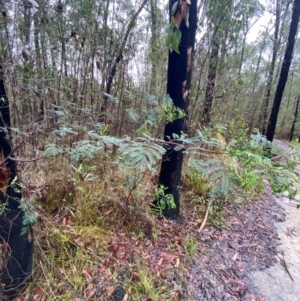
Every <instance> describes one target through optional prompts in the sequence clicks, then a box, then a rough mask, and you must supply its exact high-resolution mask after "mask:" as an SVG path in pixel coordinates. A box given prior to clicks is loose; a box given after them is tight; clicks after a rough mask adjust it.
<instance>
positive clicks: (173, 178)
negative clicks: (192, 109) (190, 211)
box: [154, 0, 197, 219]
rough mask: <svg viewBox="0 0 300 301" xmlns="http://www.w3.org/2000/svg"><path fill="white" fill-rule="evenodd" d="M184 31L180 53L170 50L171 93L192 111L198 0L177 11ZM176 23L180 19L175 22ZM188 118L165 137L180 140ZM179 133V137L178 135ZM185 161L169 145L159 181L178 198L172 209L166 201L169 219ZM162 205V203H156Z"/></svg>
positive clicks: (167, 128) (176, 211)
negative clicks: (191, 95)
mask: <svg viewBox="0 0 300 301" xmlns="http://www.w3.org/2000/svg"><path fill="white" fill-rule="evenodd" d="M175 2H176V0H171V1H170V2H169V9H170V16H171V17H172V7H173V4H174V3H175ZM173 16H174V18H175V20H179V21H180V23H179V24H177V26H178V27H179V30H180V31H181V41H180V45H179V53H177V52H175V51H172V52H169V62H168V83H167V93H168V94H169V95H170V97H171V99H172V100H173V103H174V105H175V106H176V107H178V108H180V109H182V110H183V111H184V112H185V113H186V114H187V111H188V104H189V99H188V94H189V89H190V86H191V78H192V59H193V50H194V43H195V35H196V28H197V1H196V0H193V1H191V4H188V2H187V1H184V0H179V1H178V5H177V10H176V12H175V13H174V14H173ZM186 16H189V27H187V25H186V21H185V17H186ZM175 22H176V21H175ZM186 119H187V117H185V118H180V119H176V120H174V121H173V122H169V123H168V124H166V126H165V132H164V139H165V141H167V142H170V141H172V142H176V141H177V139H176V138H177V137H179V136H180V135H181V134H182V132H186ZM174 136H175V137H174ZM182 161H183V150H175V149H174V145H173V146H172V145H168V146H167V150H166V153H165V155H164V156H163V160H162V164H161V170H160V176H159V184H160V185H163V186H164V187H166V191H165V193H166V194H170V195H172V196H173V198H174V202H175V205H176V208H171V207H170V206H169V205H168V204H166V208H165V209H164V210H163V215H164V216H165V217H166V218H169V219H177V218H178V217H179V213H180V194H179V185H180V182H181V169H182ZM154 205H155V206H158V205H159V203H157V202H156V203H155V204H154Z"/></svg>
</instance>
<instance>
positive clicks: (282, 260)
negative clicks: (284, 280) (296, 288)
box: [278, 252, 294, 281]
mask: <svg viewBox="0 0 300 301" xmlns="http://www.w3.org/2000/svg"><path fill="white" fill-rule="evenodd" d="M281 254H282V258H280V257H279V256H278V258H279V261H280V264H281V265H282V266H283V267H284V269H285V271H286V272H287V273H288V275H289V276H290V278H291V279H292V281H294V279H293V277H292V275H291V273H290V271H289V269H288V267H287V264H286V261H285V259H284V253H283V252H281Z"/></svg>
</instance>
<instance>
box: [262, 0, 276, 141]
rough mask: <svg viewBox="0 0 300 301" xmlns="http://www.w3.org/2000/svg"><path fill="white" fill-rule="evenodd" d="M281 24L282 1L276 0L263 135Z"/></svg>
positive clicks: (264, 107)
mask: <svg viewBox="0 0 300 301" xmlns="http://www.w3.org/2000/svg"><path fill="white" fill-rule="evenodd" d="M279 26H280V3H279V0H277V1H276V20H275V33H274V44H273V52H272V60H271V65H270V71H269V75H268V79H267V89H266V94H265V98H264V100H263V103H262V109H261V114H260V115H261V116H260V120H261V129H260V130H261V133H262V134H263V135H265V134H266V128H267V124H266V122H267V120H268V114H269V102H270V96H271V90H272V84H273V74H274V69H275V64H276V60H277V53H278V49H279Z"/></svg>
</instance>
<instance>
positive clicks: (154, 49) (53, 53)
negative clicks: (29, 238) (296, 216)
mask: <svg viewBox="0 0 300 301" xmlns="http://www.w3.org/2000/svg"><path fill="white" fill-rule="evenodd" d="M297 1H298V0H295V1H291V0H276V1H271V0H270V1H268V0H266V1H258V0H239V1H236V0H226V1H218V0H198V1H196V0H186V1H181V0H180V1H173V0H172V1H170V2H169V1H167V2H166V1H160V0H138V1H135V0H124V1H119V0H118V1H114V0H111V1H109V0H107V1H106V0H104V1H93V0H53V1H52V0H23V1H0V8H1V15H0V58H1V61H0V64H1V67H2V71H3V75H1V78H2V81H4V84H5V88H6V93H7V98H8V99H9V103H10V105H9V108H10V116H11V120H10V125H9V128H10V129H9V131H10V133H11V137H12V146H13V147H12V149H11V151H10V153H9V155H5V154H3V156H4V158H3V160H4V161H3V162H5V160H8V159H9V160H13V162H17V165H18V181H19V182H20V184H19V185H20V186H21V190H22V194H23V202H22V203H21V207H20V208H21V210H22V212H25V214H24V218H23V226H24V227H25V228H24V229H25V230H26V229H27V230H30V229H31V226H32V225H33V224H34V223H36V226H35V250H36V251H35V259H34V260H35V265H34V270H33V277H34V279H36V280H34V282H33V285H32V287H31V292H25V293H24V296H28V294H31V296H33V297H32V298H33V300H50V299H49V296H52V297H51V298H53V300H87V299H90V300H107V299H105V298H106V297H107V296H113V298H114V299H115V300H122V299H123V300H127V299H126V298H131V299H130V300H189V299H187V297H186V296H187V295H189V293H188V292H180V293H179V289H174V283H173V282H172V280H170V278H169V274H168V273H169V272H170V271H169V270H168V269H169V266H167V267H166V271H167V272H166V274H165V275H164V276H162V279H163V280H161V279H160V280H157V279H156V278H155V277H156V276H157V275H158V274H159V273H160V272H159V271H158V269H157V268H155V267H154V266H151V264H150V266H151V268H153V269H152V270H151V268H149V269H148V266H147V265H149V262H148V263H146V264H145V262H144V261H143V260H144V259H145V258H148V255H146V253H147V252H150V253H151V252H152V251H153V249H151V250H149V248H150V247H149V246H150V243H149V239H150V238H151V239H154V241H155V242H154V243H153V244H154V245H156V247H157V248H161V246H162V244H163V242H165V241H164V240H165V239H166V238H168V237H172V239H173V240H172V241H171V242H167V244H170V245H172V247H170V248H171V249H172V248H175V249H176V248H177V251H178V252H177V253H181V252H182V254H188V255H189V256H192V255H193V254H194V253H196V252H197V250H198V249H199V246H198V243H197V241H196V239H195V238H194V236H193V235H194V234H193V231H192V230H191V231H190V232H189V231H188V229H186V230H187V232H186V233H184V234H183V233H181V234H178V235H179V236H180V238H178V236H176V235H177V234H175V233H177V232H176V231H177V230H178V229H175V230H174V229H173V228H172V230H170V227H171V226H170V224H168V225H167V224H165V223H167V222H165V221H164V220H163V219H162V220H161V219H155V218H154V217H153V215H152V213H153V210H152V209H153V208H152V205H153V202H154V204H155V203H156V205H157V202H159V204H160V205H159V206H158V207H159V208H156V210H158V211H159V212H157V211H156V214H157V213H158V214H159V215H161V216H164V217H168V214H166V213H165V209H174V208H177V212H176V218H177V217H178V216H179V199H176V197H175V196H174V193H173V192H172V191H173V190H172V191H168V188H170V186H171V184H170V185H169V184H168V185H165V184H164V182H163V181H162V178H163V177H162V176H160V178H159V179H158V175H159V173H160V164H161V159H162V156H164V157H163V158H164V159H163V160H162V162H166V161H167V160H165V159H166V158H167V155H166V150H167V154H168V152H169V151H170V149H171V151H170V153H174V152H175V153H176V154H181V157H180V160H181V162H180V167H178V170H177V171H179V174H178V175H177V176H176V181H177V182H176V181H175V184H174V183H173V184H174V185H175V186H176V187H175V190H176V192H175V193H177V194H179V192H178V189H179V188H180V193H181V194H182V199H183V201H184V202H183V209H182V213H183V214H182V215H183V216H185V217H186V218H187V217H190V218H191V220H190V222H191V221H192V224H191V225H190V226H191V229H193V227H195V225H198V224H199V221H201V222H202V225H203V227H204V226H205V224H206V223H211V224H213V225H214V226H216V227H222V225H223V221H224V218H225V216H226V214H225V213H224V210H223V209H224V207H226V204H228V202H229V201H230V202H231V201H233V202H240V203H241V202H242V200H244V199H245V196H247V197H248V198H249V197H251V198H252V197H253V198H254V197H257V195H259V194H260V193H261V192H262V191H263V188H264V187H263V186H264V185H263V183H265V182H263V180H264V179H267V180H268V181H269V183H270V185H271V188H272V191H273V192H283V191H288V192H289V193H290V195H295V194H296V185H295V183H296V182H297V181H298V180H297V179H298V178H297V177H298V174H296V173H294V172H293V167H295V164H296V163H295V162H296V161H295V160H296V155H295V156H294V157H293V159H294V161H293V162H292V161H290V159H288V158H285V160H283V161H284V162H281V163H276V164H277V165H276V164H274V161H272V159H270V158H269V157H266V156H265V154H266V147H267V145H269V144H268V143H269V142H268V141H267V140H266V138H265V137H264V135H265V134H266V133H267V128H268V126H269V124H270V123H269V118H270V114H271V110H272V106H273V101H274V97H275V92H276V88H277V85H278V81H279V79H280V74H281V66H282V64H283V62H284V59H283V58H284V55H285V52H286V47H287V44H288V43H287V42H288V37H289V32H290V23H291V19H292V13H293V5H294V2H295V3H296V2H297ZM298 2H299V1H298ZM295 5H296V4H295ZM297 5H298V8H299V3H298V4H297ZM189 9H190V11H189ZM191 9H192V10H191ZM196 11H197V20H196V19H193V18H194V17H195V16H196ZM192 12H193V13H194V14H192ZM192 16H194V17H192ZM193 20H196V21H195V24H194V23H193ZM196 27H197V29H196ZM193 28H194V29H196V33H195V35H194V37H195V39H193V37H192V35H193V33H191V32H192V31H193ZM186 37H187V38H186ZM185 38H186V39H187V40H186V41H188V42H187V44H186V47H187V48H183V47H184V46H183V44H184V43H183V41H184V39H185ZM194 40H195V42H194ZM191 41H192V42H191ZM182 49H188V50H187V59H186V62H185V64H186V65H184V66H187V67H185V68H186V69H188V72H187V75H186V78H187V80H186V82H184V86H183V88H182V89H183V90H182V91H183V92H182V97H183V100H184V101H185V100H186V102H185V104H184V105H183V106H182V107H181V106H176V105H174V104H175V103H176V102H175V100H174V99H172V97H170V95H169V94H168V93H167V92H168V91H170V78H171V76H172V74H171V73H170V70H171V69H170V66H171V64H170V60H171V57H172V56H173V57H175V61H176V59H180V57H182V53H183V52H182ZM299 49H300V47H299V38H298V36H296V41H295V46H294V51H293V59H292V60H291V66H290V69H289V74H288V80H287V83H286V86H285V89H284V93H283V97H282V100H281V105H280V111H279V116H278V120H277V125H276V133H275V137H276V138H277V139H287V140H290V141H292V140H293V138H295V139H296V138H298V137H299V136H300V125H299V122H298V119H297V118H298V117H297V116H298V107H299V101H300V90H299V86H298V83H299V81H300V72H299V67H300V66H299V62H300V60H299V56H300V52H299ZM175 61H172V62H173V63H174V62H175ZM173 66H176V63H175V65H173ZM172 70H175V71H174V72H177V71H178V70H177V69H176V68H175V69H172ZM176 70H177V71H176ZM182 70H183V69H182ZM190 71H191V73H189V72H190ZM180 72H181V71H180ZM174 74H175V73H174ZM174 74H173V83H175V82H176V76H174ZM176 74H177V73H176ZM176 85H177V82H176ZM186 85H187V86H188V88H186ZM173 86H174V84H173ZM167 87H168V88H167ZM177 88H178V85H177ZM180 89H181V88H180ZM184 89H186V90H184ZM1 93H2V92H1ZM187 99H188V100H187ZM177 120H182V121H184V126H183V125H182V128H180V129H178V133H177V134H176V135H177V136H176V137H175V136H174V137H171V138H170V137H169V136H168V135H167V134H166V129H165V126H166V125H170V124H176V122H177ZM1 124H2V123H1ZM6 126H7V127H8V125H7V124H6ZM2 128H5V124H4V125H2ZM166 128H167V127H166ZM164 130H165V132H164ZM4 132H5V131H4ZM164 133H165V134H164ZM171 133H172V134H173V133H176V131H174V132H172V131H171ZM271 140H273V138H272V139H271ZM166 141H167V143H166ZM295 145H296V146H297V143H295ZM168 147H169V148H168ZM273 151H274V150H273ZM183 154H184V155H185V156H184V159H183ZM269 155H270V153H269ZM272 156H273V157H275V158H277V157H283V154H281V153H278V150H275V151H274V153H272ZM167 159H168V158H167ZM3 162H2V163H1V164H3ZM182 164H183V166H182ZM281 164H282V165H281ZM283 166H284V167H283ZM181 168H182V171H181ZM161 170H164V169H163V165H161ZM164 177H165V178H167V177H168V176H164ZM181 179H182V182H180V181H181ZM12 181H13V178H11V179H10V182H9V183H11V182H12ZM162 183H163V184H164V186H161V185H159V184H162ZM180 185H181V186H180ZM166 186H167V187H166ZM1 189H2V188H1ZM172 195H173V196H172ZM178 198H179V196H178ZM174 200H175V205H176V206H175V207H174ZM150 208H152V209H151V210H149V209H150ZM154 211H155V210H154ZM175 211H176V210H175ZM208 215H209V216H210V217H209V218H208ZM208 220H210V221H208ZM166 227H167V229H169V230H163V229H166ZM203 227H202V226H201V228H200V231H199V233H201V231H202V230H203ZM24 229H23V230H24ZM189 229H190V228H189ZM23 230H22V231H23ZM164 231H166V233H165V232H164ZM168 231H169V232H168ZM25 232H26V231H25ZM167 232H168V233H167ZM170 233H171V234H170ZM176 237H177V238H176ZM141 241H142V243H141ZM132 244H134V245H135V246H136V247H137V248H142V246H141V245H140V244H144V246H143V248H146V249H143V250H142V249H141V253H140V254H139V255H138V256H140V257H138V259H136V258H135V255H133V253H134V252H136V251H132V250H131V245H132ZM151 244H152V243H151ZM170 245H169V246H170ZM153 248H154V247H153ZM129 249H130V250H131V251H132V252H133V253H130V252H131V251H130V252H129V251H128V250H129ZM154 249H155V248H154ZM168 250H169V249H168ZM127 251H128V252H129V253H127ZM146 251H147V252H146ZM143 252H144V253H143ZM166 252H167V251H164V253H163V254H164V255H162V256H163V258H164V260H165V261H168V262H169V263H170V262H172V264H173V263H174V266H175V267H176V268H178V267H179V266H181V262H180V260H179V258H181V257H180V256H181V255H180V256H177V255H172V254H171V253H166ZM141 254H142V255H141ZM151 254H152V253H151ZM152 255H153V254H152ZM152 255H151V256H152ZM172 256H173V257H172ZM174 256H175V257H174ZM154 257H155V256H154V255H153V258H154ZM141 258H143V259H141ZM131 260H132V261H133V262H134V263H132V265H130V267H129V265H128V262H130V261H131ZM162 261H163V260H162ZM162 261H161V262H160V261H159V262H160V264H162ZM124 262H126V264H124ZM154 262H155V260H154V259H153V262H152V263H153V264H154ZM156 264H157V262H156ZM160 264H159V265H160ZM120 269H125V270H122V271H120ZM82 271H83V272H82ZM172 273H173V272H172ZM99 275H100V276H99ZM124 275H125V276H124ZM179 278H180V277H179ZM98 282H101V283H103V287H102V286H99V285H98V284H97V283H98ZM129 282H130V283H133V284H132V285H129V284H128V283H129ZM124 287H125V289H124ZM175 287H176V285H175ZM125 290H126V292H125ZM172 290H173V291H172ZM26 294H27V295H26ZM57 296H60V297H59V298H60V299H56V298H57ZM118 296H121V297H118ZM182 296H183V297H182ZM184 296H185V297H184ZM189 296H190V295H189ZM24 298H25V297H24ZM47 298H48V299H47ZM118 298H119V299H118ZM147 298H148V299H147ZM180 298H182V299H180ZM51 300H52V299H51ZM190 300H192V299H190ZM195 300H196V299H195ZM232 300H235V299H232Z"/></svg>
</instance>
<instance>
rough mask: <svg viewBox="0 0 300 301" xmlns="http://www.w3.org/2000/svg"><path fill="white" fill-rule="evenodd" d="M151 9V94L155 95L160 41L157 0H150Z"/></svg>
mask: <svg viewBox="0 0 300 301" xmlns="http://www.w3.org/2000/svg"><path fill="white" fill-rule="evenodd" d="M150 7H151V40H150V45H151V54H150V57H151V79H150V93H151V94H155V87H156V69H157V68H156V65H157V39H158V24H157V5H156V1H155V0H150Z"/></svg>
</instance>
